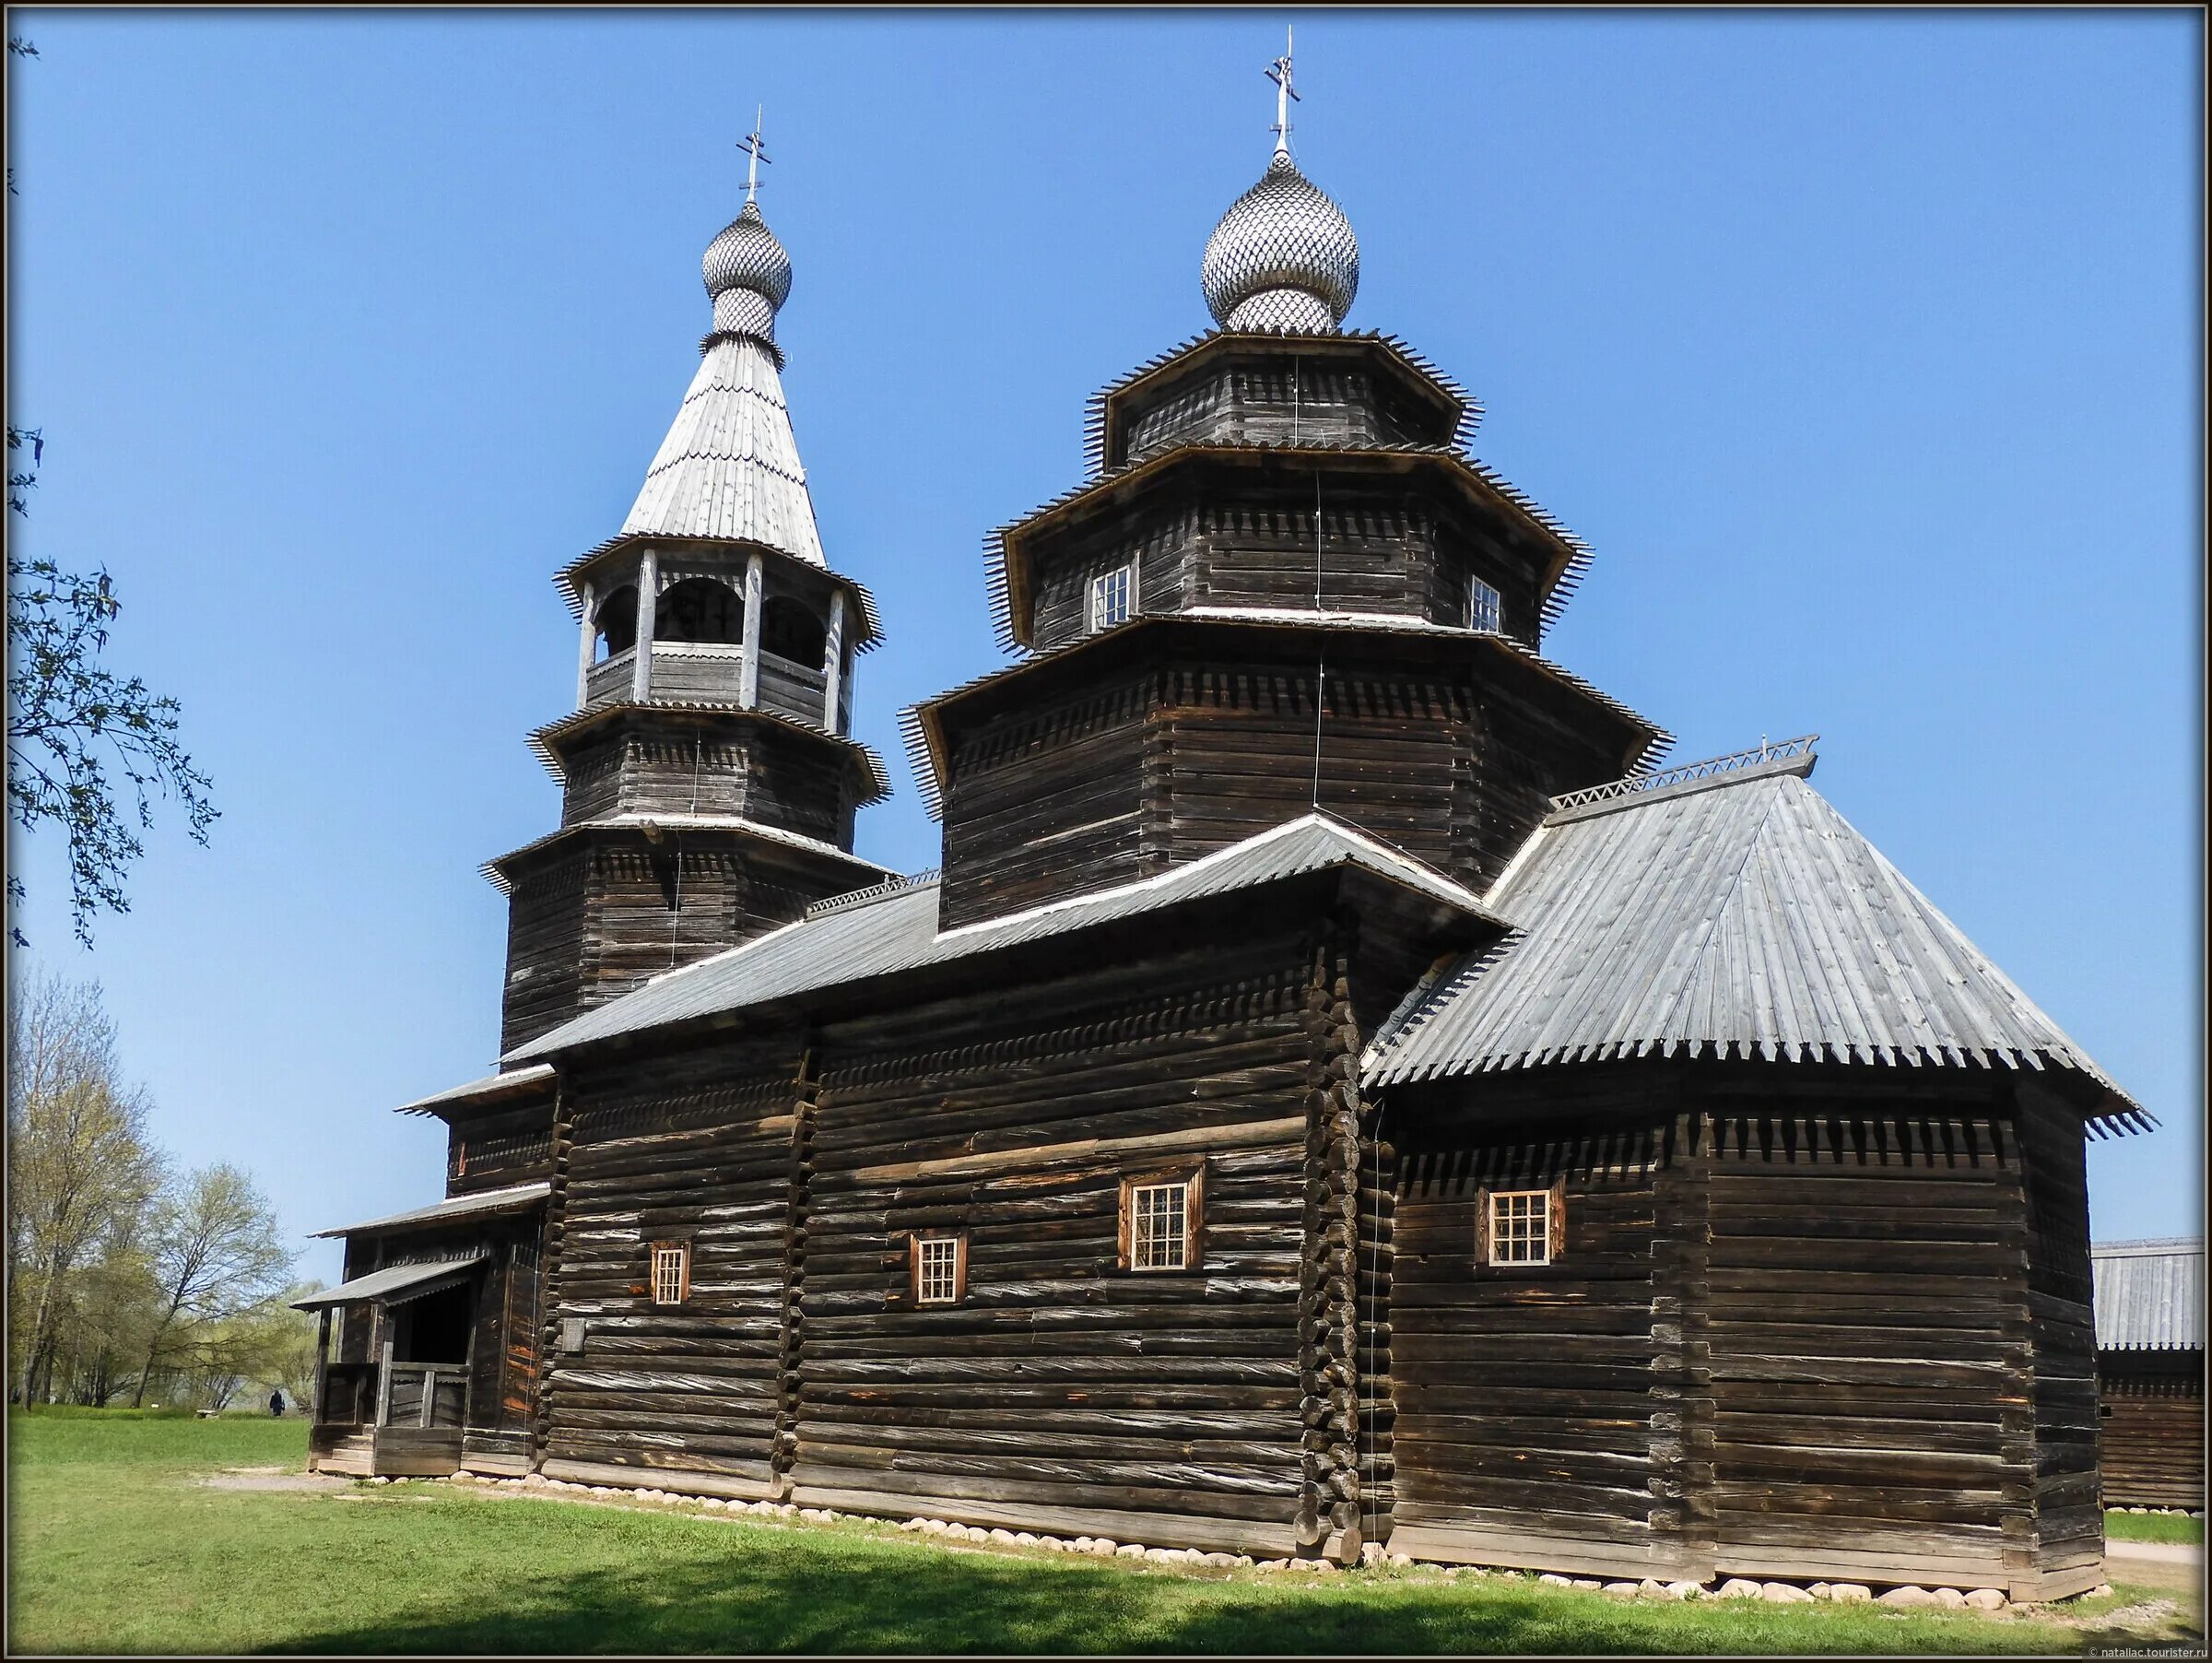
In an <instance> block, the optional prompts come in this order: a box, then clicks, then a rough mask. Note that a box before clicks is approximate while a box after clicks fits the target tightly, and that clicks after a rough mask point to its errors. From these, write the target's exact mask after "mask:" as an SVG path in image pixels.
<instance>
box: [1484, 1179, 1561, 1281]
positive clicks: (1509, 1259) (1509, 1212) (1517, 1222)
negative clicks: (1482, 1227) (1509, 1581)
mask: <svg viewBox="0 0 2212 1663" xmlns="http://www.w3.org/2000/svg"><path fill="white" fill-rule="evenodd" d="M1551 1205H1552V1199H1551V1191H1549V1190H1548V1189H1498V1190H1492V1191H1491V1192H1490V1218H1489V1225H1490V1243H1489V1247H1490V1251H1489V1260H1490V1263H1491V1264H1493V1265H1548V1264H1550V1263H1551Z"/></svg>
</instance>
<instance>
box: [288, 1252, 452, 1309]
mask: <svg viewBox="0 0 2212 1663" xmlns="http://www.w3.org/2000/svg"><path fill="white" fill-rule="evenodd" d="M489 1257H490V1255H489V1254H487V1253H471V1254H468V1255H465V1256H463V1257H460V1258H450V1259H432V1260H429V1262H428V1263H425V1264H420V1265H387V1266H386V1267H385V1268H383V1269H382V1270H371V1272H370V1273H369V1274H368V1275H367V1276H357V1277H355V1278H354V1279H353V1280H351V1281H349V1282H340V1283H339V1284H338V1285H337V1286H336V1287H335V1288H325V1289H324V1290H323V1291H322V1292H320V1293H311V1294H309V1295H308V1296H307V1297H306V1298H305V1299H296V1300H294V1301H292V1309H293V1310H295V1311H319V1310H321V1309H322V1308H323V1307H324V1305H365V1304H397V1303H400V1302H401V1299H402V1298H404V1299H418V1298H419V1297H421V1296H422V1295H423V1294H425V1293H432V1292H435V1291H437V1290H438V1289H439V1288H441V1287H442V1286H444V1285H445V1284H446V1283H447V1282H450V1281H457V1280H460V1276H461V1273H462V1272H463V1271H464V1270H466V1269H468V1268H470V1267H471V1266H475V1265H480V1264H482V1263H483V1262H484V1261H485V1260H486V1259H488V1258H489ZM394 1295H397V1296H400V1297H398V1298H395V1297H394Z"/></svg>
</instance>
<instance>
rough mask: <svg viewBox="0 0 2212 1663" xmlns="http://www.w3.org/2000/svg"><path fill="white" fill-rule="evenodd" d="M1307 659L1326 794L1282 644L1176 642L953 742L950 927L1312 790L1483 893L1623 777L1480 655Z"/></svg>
mask: <svg viewBox="0 0 2212 1663" xmlns="http://www.w3.org/2000/svg"><path fill="white" fill-rule="evenodd" d="M1314 650H1315V651H1316V652H1325V653H1326V655H1327V658H1328V662H1327V674H1326V678H1325V686H1326V695H1325V709H1324V711H1323V713H1322V717H1321V720H1320V723H1319V725H1318V726H1319V733H1318V751H1319V763H1320V778H1319V787H1320V788H1319V791H1318V793H1316V790H1315V777H1314V773H1315V768H1314V765H1315V753H1316V749H1317V746H1316V738H1317V735H1316V722H1315V715H1314V690H1315V680H1316V677H1315V671H1316V668H1317V666H1316V663H1315V661H1314V660H1312V659H1302V658H1295V657H1288V655H1287V652H1286V656H1269V657H1261V656H1259V655H1254V654H1253V653H1251V652H1249V651H1246V652H1244V653H1241V654H1238V653H1231V652H1229V651H1226V650H1224V651H1222V652H1221V653H1220V655H1218V656H1217V657H1214V658H1211V659H1209V660H1207V661H1206V662H1204V663H1194V662H1192V661H1191V657H1190V656H1186V655H1184V654H1182V653H1179V654H1178V655H1176V656H1175V657H1174V658H1173V659H1171V660H1169V661H1166V662H1156V663H1151V664H1145V665H1136V666H1129V667H1127V668H1126V669H1124V670H1123V671H1121V672H1119V673H1116V674H1113V675H1111V676H1107V675H1100V676H1097V677H1093V678H1089V679H1088V680H1087V681H1086V683H1085V684H1084V686H1083V688H1082V690H1080V691H1070V692H1068V693H1065V694H1063V695H1060V696H1057V697H1055V696H1052V695H1050V694H1041V695H1040V696H1039V697H1038V698H1037V699H1036V700H1035V701H1033V702H1030V703H1029V704H1025V705H1022V706H1019V707H1018V708H1014V709H1010V710H1007V711H1006V712H1004V713H1002V714H998V715H995V716H992V717H987V718H984V719H982V720H979V721H977V722H975V723H974V724H973V725H966V726H961V727H959V728H958V729H956V730H955V731H954V732H952V733H951V734H950V735H948V757H947V788H946V798H945V876H944V887H943V890H942V893H943V904H944V918H945V923H946V925H947V927H951V926H959V925H962V924H969V923H973V922H975V921H977V920H979V919H982V918H987V917H992V916H995V915H998V914H1005V913H1009V912H1015V911H1018V910H1020V909H1022V908H1024V907H1029V906H1034V905H1037V904H1039V903H1040V902H1046V901H1052V900H1056V899H1058V898H1060V897H1062V896H1065V895H1069V894H1075V893H1080V892H1083V891H1085V890H1097V889H1103V888H1106V887H1108V886H1110V885H1112V884H1116V883H1125V882H1128V881H1130V880H1132V879H1137V878H1142V877H1147V876H1149V875H1150V874H1152V873H1154V872H1158V871H1160V870H1163V869H1165V868H1166V867H1171V866H1180V865H1182V864H1184V863H1186V862H1188V861H1193V860H1196V859H1199V858H1201V857H1202V856H1204V855H1210V854H1212V853H1214V852H1215V851H1217V850H1218V849H1222V848H1225V847H1227V846H1228V845H1230V843H1238V842H1241V841H1242V840H1243V839H1245V838H1248V837H1251V836H1253V835H1254V834H1255V833H1257V832H1260V831H1265V830H1266V829H1267V828H1268V827H1270V826H1275V825H1280V824H1282V823H1284V822H1285V821H1288V820H1296V819H1297V818H1299V817H1300V815H1303V814H1305V813H1307V812H1309V811H1310V810H1311V809H1312V808H1313V807H1314V805H1315V801H1316V797H1317V796H1318V801H1319V805H1320V807H1321V808H1324V809H1326V810H1327V811H1329V812H1331V813H1333V814H1336V815H1338V816H1341V817H1342V818H1344V819H1347V820H1351V821H1352V822H1353V823H1354V824H1356V825H1358V826H1359V827H1360V828H1361V829H1363V830H1365V831H1369V832H1370V833H1371V834H1372V835H1374V836H1377V837H1380V838H1382V839H1383V840H1384V841H1386V842H1389V843H1394V844H1396V845H1397V846H1398V847H1400V848H1403V849H1405V850H1406V851H1407V852H1408V853H1410V854H1413V855H1418V856H1419V857H1420V858H1421V859H1423V860H1426V861H1428V862H1429V863H1430V864H1431V865H1432V866H1435V867H1438V868H1439V869H1440V870H1442V871H1444V872H1447V873H1449V874H1451V875H1452V876H1453V877H1455V878H1458V879H1462V880H1463V881H1465V882H1467V883H1469V884H1471V885H1473V886H1475V887H1476V888H1477V889H1480V888H1484V887H1487V885H1488V883H1490V882H1491V881H1492V880H1494V879H1496V878H1497V876H1498V875H1499V874H1500V872H1502V871H1503V870H1504V868H1505V866H1506V864H1507V862H1509V861H1510V860H1511V859H1512V855H1513V854H1514V852H1515V851H1516V850H1517V849H1518V848H1519V847H1520V846H1521V844H1522V843H1523V842H1524V840H1525V839H1526V837H1527V835H1528V833H1529V832H1530V831H1533V830H1534V829H1535V826H1536V825H1537V823H1538V822H1539V821H1540V820H1542V818H1543V817H1544V815H1545V814H1547V813H1548V812H1549V810H1550V803H1549V798H1550V796H1552V795H1553V794H1555V793H1558V792H1562V791H1568V790H1571V789H1574V788H1575V787H1577V786H1581V785H1589V784H1598V783H1600V782H1602V781H1604V780H1607V779H1611V778H1614V777H1617V775H1618V772H1619V766H1620V759H1619V756H1618V753H1609V752H1608V751H1607V749H1606V747H1605V744H1604V742H1603V741H1602V740H1601V738H1600V737H1598V736H1597V735H1595V734H1594V733H1591V732H1588V731H1580V730H1578V729H1577V728H1575V727H1574V726H1573V725H1571V724H1570V723H1569V722H1568V721H1566V720H1565V719H1563V718H1562V716H1561V715H1560V714H1558V713H1556V712H1547V711H1545V710H1542V709H1539V708H1537V707H1536V706H1535V705H1534V704H1532V703H1530V702H1526V701H1525V700H1524V699H1523V698H1521V697H1519V696H1518V695H1517V694H1514V693H1512V692H1509V691H1508V690H1506V689H1505V688H1503V687H1500V686H1499V685H1498V684H1496V683H1495V682H1493V681H1491V680H1489V679H1488V678H1485V676H1484V675H1483V673H1482V669H1481V666H1477V665H1473V664H1466V663H1462V664H1457V665H1453V664H1449V663H1446V664H1439V665H1430V666H1419V667H1400V666H1399V664H1398V662H1397V661H1398V659H1399V656H1400V653H1401V651H1402V649H1400V648H1399V647H1398V645H1397V643H1390V642H1387V641H1385V642H1378V641H1376V640H1374V639H1372V638H1369V637H1340V638H1337V639H1334V640H1330V641H1328V642H1325V643H1323V642H1316V643H1314ZM1395 991H1397V992H1402V991H1403V989H1402V988H1401V989H1398V990H1395ZM1393 997H1394V995H1393Z"/></svg>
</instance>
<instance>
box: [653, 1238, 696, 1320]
mask: <svg viewBox="0 0 2212 1663" xmlns="http://www.w3.org/2000/svg"><path fill="white" fill-rule="evenodd" d="M690 1293H691V1244H690V1243H688V1242H655V1243H654V1244H653V1303H654V1304H656V1305H680V1304H682V1303H684V1301H685V1300H686V1299H688V1298H689V1297H690Z"/></svg>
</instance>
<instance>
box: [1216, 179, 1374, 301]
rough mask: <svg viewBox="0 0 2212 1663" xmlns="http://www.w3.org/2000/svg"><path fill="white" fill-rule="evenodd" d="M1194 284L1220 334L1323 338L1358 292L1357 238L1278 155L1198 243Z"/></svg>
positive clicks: (1319, 194) (1317, 188)
mask: <svg viewBox="0 0 2212 1663" xmlns="http://www.w3.org/2000/svg"><path fill="white" fill-rule="evenodd" d="M1198 280H1199V285H1200V287H1201V288H1202V289H1205V291H1206V306H1207V308H1208V309H1209V310H1210V311H1211V312H1212V313H1213V314H1214V321H1215V322H1216V323H1217V324H1220V325H1221V326H1222V327H1223V328H1224V329H1265V330H1277V331H1281V332H1284V333H1288V334H1301V335H1321V334H1327V333H1329V332H1330V331H1333V330H1335V328H1336V327H1337V326H1338V325H1339V324H1342V323H1343V322H1344V314H1345V313H1347V312H1349V311H1350V310H1351V309H1352V297H1353V296H1354V295H1355V294H1357V293H1359V238H1358V237H1356V236H1354V235H1353V234H1352V222H1351V221H1350V220H1349V219H1347V218H1345V217H1344V210H1343V209H1342V208H1340V207H1338V206H1336V205H1335V203H1334V202H1332V201H1331V200H1329V197H1328V195H1327V193H1326V192H1324V191H1323V190H1322V189H1321V188H1320V186H1318V185H1316V184H1314V183H1312V181H1310V180H1308V179H1307V178H1306V176H1305V175H1304V174H1303V173H1300V171H1298V164H1297V163H1296V162H1294V161H1292V160H1291V159H1290V153H1289V152H1288V150H1281V149H1278V150H1277V151H1276V153H1275V159H1274V160H1273V161H1270V162H1269V163H1268V164H1267V171H1266V172H1265V173H1264V174H1262V175H1261V177H1260V183H1257V184H1255V185H1253V187H1252V189H1250V190H1249V191H1246V192H1245V193H1244V195H1241V196H1240V197H1238V198H1237V199H1236V201H1235V202H1234V203H1232V204H1231V205H1230V210H1229V212H1228V213H1226V214H1224V215H1222V216H1221V223H1220V224H1218V225H1217V226H1215V227H1214V234H1213V235H1212V236H1210V237H1208V238H1207V239H1206V260H1205V263H1204V264H1203V265H1201V266H1200V268H1199V278H1198Z"/></svg>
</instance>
